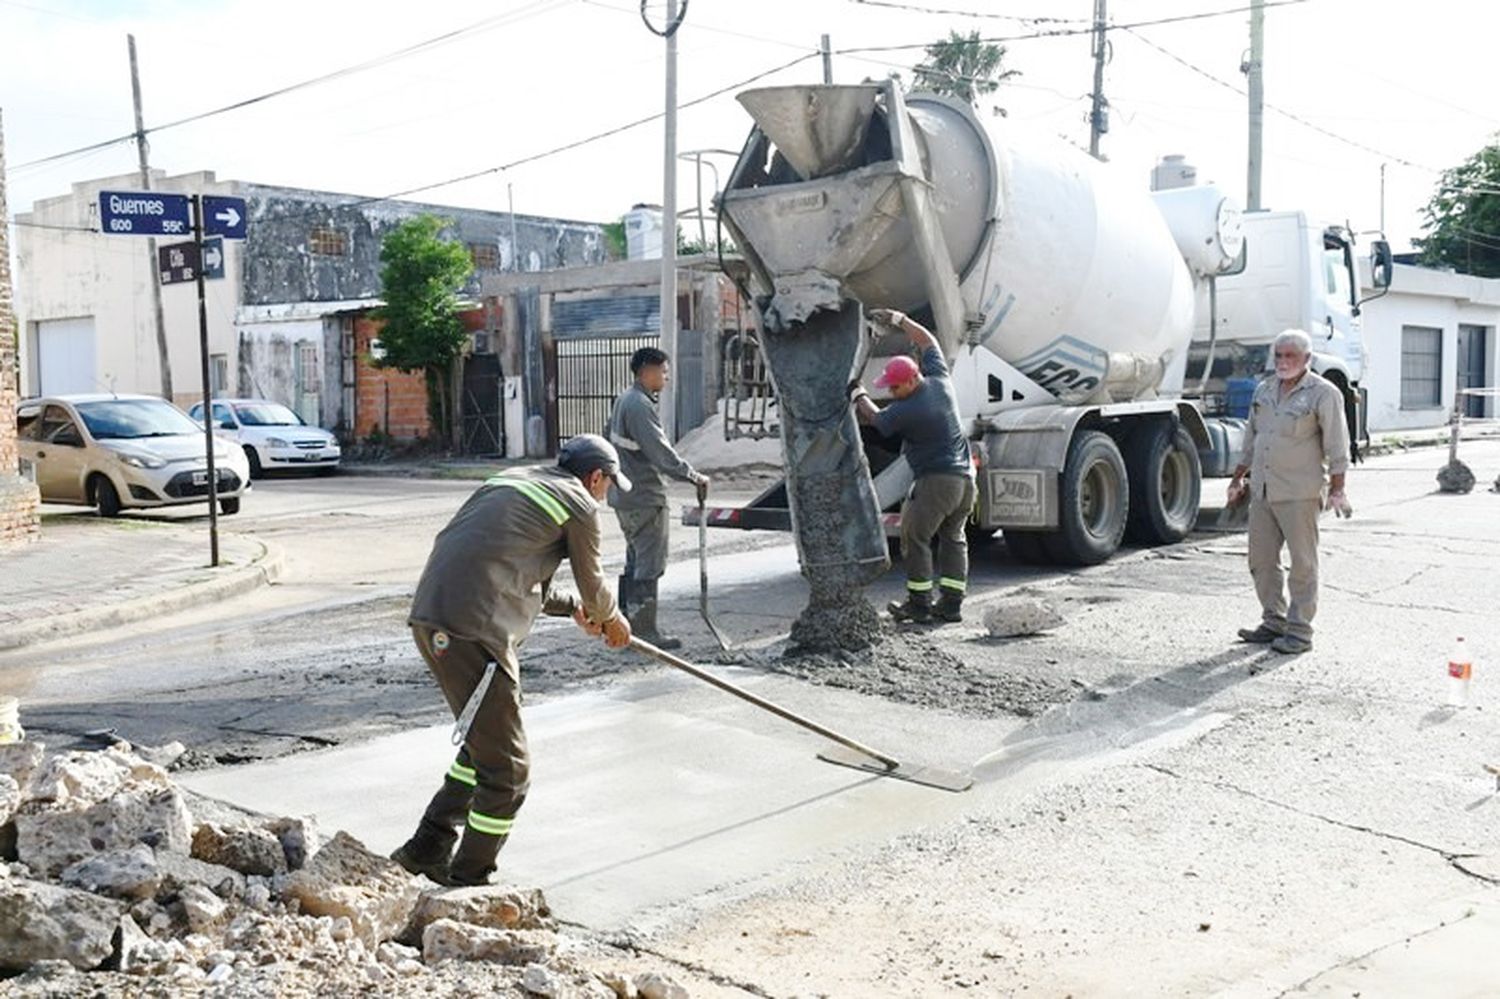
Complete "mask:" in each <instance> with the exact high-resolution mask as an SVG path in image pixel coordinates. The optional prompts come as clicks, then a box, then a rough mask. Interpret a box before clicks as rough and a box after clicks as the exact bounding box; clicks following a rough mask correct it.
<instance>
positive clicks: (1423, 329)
mask: <svg viewBox="0 0 1500 999" xmlns="http://www.w3.org/2000/svg"><path fill="white" fill-rule="evenodd" d="M1442 404H1443V331H1442V330H1440V329H1434V328H1433V327H1431V326H1403V327H1401V408H1402V409H1437V408H1438V407H1439V406H1441V405H1442Z"/></svg>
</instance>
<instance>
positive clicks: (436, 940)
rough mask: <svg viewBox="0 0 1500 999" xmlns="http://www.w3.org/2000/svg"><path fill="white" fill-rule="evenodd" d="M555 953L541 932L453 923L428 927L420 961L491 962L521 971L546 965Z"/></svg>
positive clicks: (554, 945)
mask: <svg viewBox="0 0 1500 999" xmlns="http://www.w3.org/2000/svg"><path fill="white" fill-rule="evenodd" d="M556 951H557V938H556V937H555V936H553V935H552V934H551V933H548V932H545V931H542V930H492V929H489V928H487V927H484V926H469V925H467V924H465V923H459V922H455V921H454V920H452V919H439V920H438V921H437V922H435V923H429V924H428V926H427V928H426V929H425V930H423V931H422V959H423V960H425V961H426V962H427V963H428V964H437V963H439V962H442V961H490V962H493V963H495V964H506V965H513V966H515V967H522V966H525V965H528V964H545V963H546V962H547V961H549V960H551V958H552V955H553V954H554V953H556Z"/></svg>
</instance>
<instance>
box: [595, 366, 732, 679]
mask: <svg viewBox="0 0 1500 999" xmlns="http://www.w3.org/2000/svg"><path fill="white" fill-rule="evenodd" d="M630 372H631V374H633V375H634V376H635V381H634V382H633V383H632V384H631V386H630V387H629V388H627V389H626V390H625V391H624V392H621V393H620V397H619V398H618V399H616V400H615V407H614V410H613V412H612V413H611V414H610V417H609V433H608V436H609V440H610V443H612V444H614V445H615V447H617V448H619V449H620V463H621V466H622V467H623V468H624V470H625V474H626V475H628V476H629V477H630V480H631V481H632V482H633V483H635V488H633V489H631V490H630V491H629V492H621V491H620V490H615V489H612V490H610V493H609V503H610V505H611V506H613V507H614V508H615V516H616V517H618V518H619V521H620V530H621V531H623V532H624V534H625V571H624V572H623V573H622V574H621V575H620V581H619V597H620V604H621V605H622V606H623V607H624V608H625V614H626V616H627V617H629V618H630V627H631V629H632V630H633V631H634V633H635V634H637V635H639V636H640V637H641V638H643V639H645V640H646V641H648V642H651V643H652V644H653V645H656V646H657V647H658V648H663V649H676V648H681V646H682V642H680V641H679V640H678V639H676V638H673V637H671V636H670V635H667V634H664V633H663V632H662V631H661V630H660V628H659V627H658V626H657V621H656V601H657V586H658V583H659V581H660V579H661V576H662V573H664V572H666V571H667V540H668V525H669V523H670V522H671V514H670V512H669V510H668V508H667V487H666V484H665V483H664V482H663V481H662V476H663V475H670V476H671V477H672V478H674V479H681V480H682V481H684V482H691V483H692V484H693V485H694V486H696V487H697V489H698V496H699V498H700V501H701V499H702V497H703V496H704V495H706V493H707V491H708V477H707V476H705V475H700V474H698V473H697V472H696V471H694V470H693V466H692V465H689V464H688V463H687V462H686V461H684V460H683V459H682V456H681V455H679V454H678V453H677V451H676V450H675V449H674V448H673V447H672V444H671V442H670V441H668V440H667V435H666V434H665V433H664V432H663V431H662V426H661V414H660V413H659V412H658V410H657V399H658V397H659V395H660V393H661V390H662V389H663V388H665V387H666V384H667V381H668V379H670V378H671V377H672V371H671V359H670V358H668V357H667V355H666V352H665V351H661V350H658V349H656V348H655V347H642V348H641V349H640V350H637V351H636V352H635V353H634V354H632V355H631V357H630Z"/></svg>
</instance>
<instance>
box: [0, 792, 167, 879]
mask: <svg viewBox="0 0 1500 999" xmlns="http://www.w3.org/2000/svg"><path fill="white" fill-rule="evenodd" d="M40 784H41V782H40V781H38V785H39V786H40ZM70 793H71V792H70ZM80 806H81V807H80ZM15 823H16V854H17V856H18V857H19V858H20V859H21V860H23V861H25V862H26V863H27V864H29V865H30V866H31V867H32V868H33V869H34V870H37V871H39V872H41V873H43V874H44V875H46V876H48V877H56V876H57V875H58V874H59V873H61V872H62V870H63V869H64V868H65V867H68V866H69V865H71V864H75V863H77V862H78V861H80V860H83V859H84V858H86V857H90V856H93V855H94V854H95V853H97V852H99V851H100V850H126V849H129V848H130V847H132V846H134V845H135V844H137V843H145V844H146V845H148V846H150V847H152V848H154V849H155V850H157V851H163V852H167V853H180V854H186V853H187V852H188V848H189V846H190V844H191V838H192V819H191V817H190V816H189V815H188V811H187V807H186V806H185V805H184V804H183V801H182V795H181V794H179V793H178V792H177V789H176V788H173V787H158V786H154V785H152V784H144V783H138V782H134V781H132V782H129V783H125V784H122V785H121V787H120V789H119V790H118V791H116V792H114V793H113V794H111V795H110V796H109V797H108V798H106V799H104V800H101V801H94V802H88V799H87V798H84V797H80V796H71V797H68V798H66V799H65V800H64V801H63V802H61V803H56V802H52V801H48V800H45V799H42V800H37V799H33V800H31V801H28V802H27V803H26V804H24V805H22V806H21V808H20V809H19V810H18V811H17V812H16V817H15Z"/></svg>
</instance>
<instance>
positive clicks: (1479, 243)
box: [1412, 137, 1500, 277]
mask: <svg viewBox="0 0 1500 999" xmlns="http://www.w3.org/2000/svg"><path fill="white" fill-rule="evenodd" d="M1422 217H1423V221H1422V230H1423V231H1424V232H1426V233H1427V234H1428V235H1426V236H1424V237H1423V238H1421V239H1414V240H1412V245H1414V246H1415V247H1416V248H1417V249H1418V250H1420V251H1421V253H1422V263H1424V264H1427V265H1429V266H1437V267H1452V268H1453V269H1454V270H1457V271H1461V272H1463V273H1464V274H1474V275H1477V276H1479V277H1500V137H1497V139H1492V140H1491V141H1490V144H1489V145H1487V146H1485V147H1484V148H1483V149H1481V150H1479V152H1477V153H1475V154H1474V155H1473V156H1470V157H1469V158H1468V159H1467V160H1465V161H1464V162H1463V163H1461V164H1459V165H1458V166H1456V167H1452V168H1451V169H1448V170H1445V171H1443V177H1442V180H1441V181H1439V182H1438V187H1437V191H1436V192H1434V194H1433V196H1432V200H1431V201H1429V202H1427V207H1426V208H1424V209H1423V210H1422Z"/></svg>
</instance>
